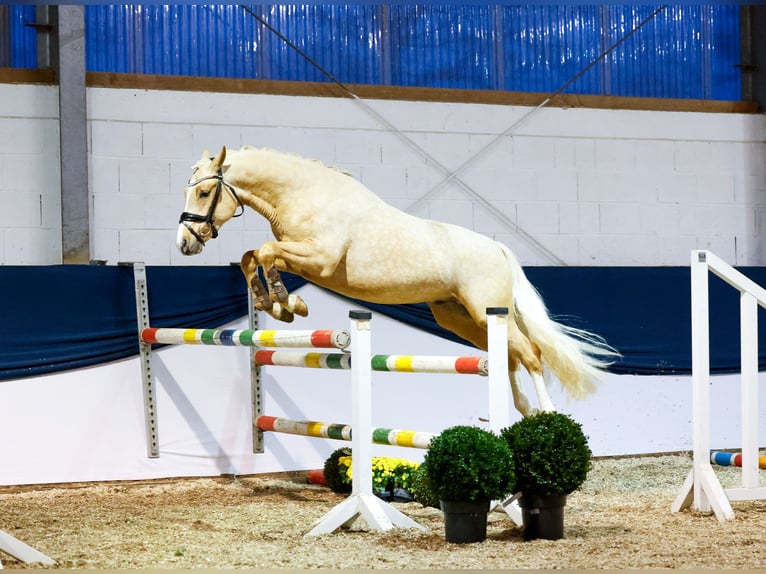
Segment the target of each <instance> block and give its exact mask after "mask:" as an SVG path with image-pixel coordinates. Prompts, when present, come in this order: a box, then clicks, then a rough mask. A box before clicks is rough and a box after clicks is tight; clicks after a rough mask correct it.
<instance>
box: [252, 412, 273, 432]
mask: <svg viewBox="0 0 766 574" xmlns="http://www.w3.org/2000/svg"><path fill="white" fill-rule="evenodd" d="M276 420H277V417H267V416H266V415H262V416H260V417H258V418H257V419H255V426H257V427H258V428H259V429H261V430H263V431H273V430H274V423H275V422H276Z"/></svg>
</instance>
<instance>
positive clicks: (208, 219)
mask: <svg viewBox="0 0 766 574" xmlns="http://www.w3.org/2000/svg"><path fill="white" fill-rule="evenodd" d="M208 179H217V180H218V184H217V185H216V186H215V195H214V196H213V201H212V202H211V203H210V208H209V209H208V211H207V214H205V215H200V214H198V213H190V212H188V211H184V212H183V213H181V217H180V219H179V220H178V223H183V225H184V227H185V228H186V229H188V230H189V233H191V234H192V235H193V236H194V237H195V238H196V239H197V241H200V242H201V243H205V239H204V236H203V235H202V234H200V233H198V232H197V231H195V230H194V228H192V226H191V225H189V223H207V224H208V225H209V226H210V229H211V231H212V233H213V239H215V238H216V237H218V229H217V228H216V226H215V222H214V217H215V210H216V208H217V207H218V202H219V201H220V200H221V187H224V186H225V187H226V189H227V190H229V193H231V194H232V195H233V196H234V199H236V200H237V204H239V209H240V212H239V213H235V214H234V215H232V217H239V216H240V215H242V214H243V213H244V212H245V206H244V205H243V204H242V200H241V199H240V198H239V196H238V195H237V192H236V191H235V190H234V188H233V187H232V186H231V185H230V184H228V183H226V182H225V181H224V179H223V173H222V172H221V170H220V169H219V170H218V173H216V174H215V175H208V176H206V177H203V178H200V179H198V180H195V181H189V183H187V184H186V187H187V188H189V187H194V186H195V185H197V184H199V183H202V182H203V181H206V180H208ZM204 235H207V233H205V234H204Z"/></svg>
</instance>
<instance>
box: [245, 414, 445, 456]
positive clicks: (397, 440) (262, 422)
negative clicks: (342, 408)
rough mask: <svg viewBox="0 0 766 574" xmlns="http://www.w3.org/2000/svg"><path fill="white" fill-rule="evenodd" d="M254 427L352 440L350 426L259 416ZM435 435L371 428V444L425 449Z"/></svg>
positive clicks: (286, 432)
mask: <svg viewBox="0 0 766 574" xmlns="http://www.w3.org/2000/svg"><path fill="white" fill-rule="evenodd" d="M256 425H257V426H258V428H259V429H261V430H262V431H271V432H278V433H284V434H294V435H300V436H313V437H317V438H330V439H335V440H346V441H350V440H352V436H353V432H352V431H351V425H347V424H339V423H326V422H320V421H294V420H290V419H285V418H280V417H269V416H265V415H264V416H260V417H258V418H257V419H256ZM435 436H436V433H428V432H419V431H411V430H397V429H389V428H373V429H372V434H371V438H372V443H373V444H384V445H390V446H403V447H410V448H422V449H427V448H428V446H429V444H430V443H431V439H433V438H434V437H435ZM352 453H353V449H352Z"/></svg>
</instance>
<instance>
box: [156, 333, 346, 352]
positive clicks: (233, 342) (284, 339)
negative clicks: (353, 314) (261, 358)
mask: <svg viewBox="0 0 766 574" xmlns="http://www.w3.org/2000/svg"><path fill="white" fill-rule="evenodd" d="M141 341H142V342H144V343H149V344H164V345H219V346H229V347H231V346H239V347H315V348H325V349H330V348H335V349H345V348H346V347H348V345H349V343H350V336H349V333H348V331H345V330H316V331H305V330H304V331H300V330H296V331H285V330H269V329H264V330H253V329H166V328H146V329H142V330H141Z"/></svg>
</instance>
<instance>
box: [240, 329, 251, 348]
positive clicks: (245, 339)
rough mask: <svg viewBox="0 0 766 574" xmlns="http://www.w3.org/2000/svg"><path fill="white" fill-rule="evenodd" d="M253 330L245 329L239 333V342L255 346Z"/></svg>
mask: <svg viewBox="0 0 766 574" xmlns="http://www.w3.org/2000/svg"><path fill="white" fill-rule="evenodd" d="M253 332H254V331H253V330H252V329H245V330H243V331H242V332H240V334H239V342H240V343H241V344H243V345H248V346H253Z"/></svg>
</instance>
